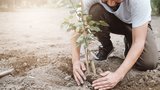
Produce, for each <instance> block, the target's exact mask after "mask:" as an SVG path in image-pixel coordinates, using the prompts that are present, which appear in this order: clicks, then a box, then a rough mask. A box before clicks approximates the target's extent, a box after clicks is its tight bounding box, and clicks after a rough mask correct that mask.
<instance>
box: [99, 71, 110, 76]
mask: <svg viewBox="0 0 160 90" xmlns="http://www.w3.org/2000/svg"><path fill="white" fill-rule="evenodd" d="M110 73H111V72H110V71H106V72H103V73H101V74H100V75H101V76H107V75H108V74H110Z"/></svg>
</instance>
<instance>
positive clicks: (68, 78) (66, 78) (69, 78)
mask: <svg viewBox="0 0 160 90" xmlns="http://www.w3.org/2000/svg"><path fill="white" fill-rule="evenodd" d="M71 79H72V77H71V76H66V77H65V78H64V80H67V81H69V80H71Z"/></svg>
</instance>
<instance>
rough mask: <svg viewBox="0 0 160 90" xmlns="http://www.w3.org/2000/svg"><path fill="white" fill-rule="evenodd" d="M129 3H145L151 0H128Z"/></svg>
mask: <svg viewBox="0 0 160 90" xmlns="http://www.w3.org/2000/svg"><path fill="white" fill-rule="evenodd" d="M128 1H129V4H132V5H133V4H143V3H146V2H147V3H150V0H128Z"/></svg>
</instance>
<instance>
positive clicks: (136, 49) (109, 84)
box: [93, 22, 148, 90]
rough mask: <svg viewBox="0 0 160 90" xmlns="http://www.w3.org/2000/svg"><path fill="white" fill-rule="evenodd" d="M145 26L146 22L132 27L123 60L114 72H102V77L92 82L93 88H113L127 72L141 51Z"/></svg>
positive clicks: (144, 39)
mask: <svg viewBox="0 0 160 90" xmlns="http://www.w3.org/2000/svg"><path fill="white" fill-rule="evenodd" d="M147 27H148V22H147V23H145V24H144V25H142V26H140V27H137V28H133V30H132V46H131V48H130V50H129V52H128V55H127V56H126V58H125V60H124V61H123V63H122V64H121V66H120V67H119V68H118V69H117V70H116V71H115V72H113V73H112V72H110V71H107V72H104V73H102V74H101V75H102V76H103V77H102V78H99V79H97V80H95V81H94V82H93V87H94V88H95V89H102V90H103V89H105V90H106V89H111V88H113V87H114V86H115V85H116V84H117V83H118V82H119V81H120V80H122V79H123V77H124V76H125V75H126V74H127V72H128V71H129V70H130V69H131V68H132V67H133V65H134V64H135V63H136V61H137V60H138V58H139V57H140V55H141V53H142V52H143V49H144V45H145V41H146V36H147Z"/></svg>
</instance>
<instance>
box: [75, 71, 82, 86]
mask: <svg viewBox="0 0 160 90" xmlns="http://www.w3.org/2000/svg"><path fill="white" fill-rule="evenodd" d="M75 75H76V76H77V79H78V80H79V81H80V82H81V84H83V83H84V82H83V79H82V78H81V76H80V75H79V73H78V72H75Z"/></svg>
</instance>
